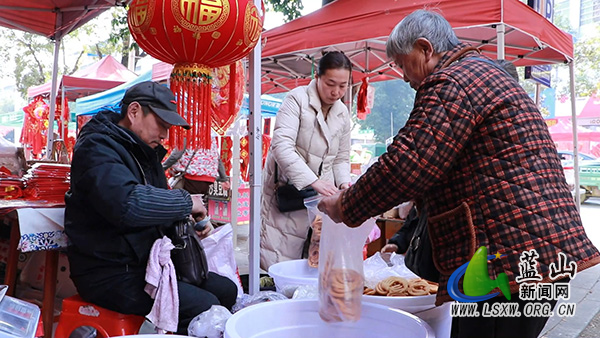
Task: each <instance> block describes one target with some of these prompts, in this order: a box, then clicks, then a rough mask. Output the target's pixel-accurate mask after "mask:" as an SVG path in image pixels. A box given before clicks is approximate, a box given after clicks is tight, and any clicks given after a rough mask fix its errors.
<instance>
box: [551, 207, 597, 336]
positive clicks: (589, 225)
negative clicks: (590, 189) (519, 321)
mask: <svg viewBox="0 0 600 338" xmlns="http://www.w3.org/2000/svg"><path fill="white" fill-rule="evenodd" d="M581 219H582V221H583V226H584V227H585V231H586V232H587V235H588V237H589V238H590V239H591V240H592V242H593V243H594V245H596V247H600V224H599V222H598V220H599V219H600V199H598V198H592V199H590V200H588V201H587V202H585V203H583V205H582V206H581ZM569 302H576V303H577V307H576V312H575V316H573V317H570V318H569V317H565V318H561V317H552V318H550V319H549V320H548V323H547V324H546V327H545V328H544V330H543V331H542V335H541V337H542V338H575V337H579V338H596V337H598V336H600V334H599V333H598V329H599V328H600V265H596V266H595V267H593V268H590V269H587V270H585V271H583V272H581V273H578V274H577V276H575V279H573V281H571V299H570V300H569Z"/></svg>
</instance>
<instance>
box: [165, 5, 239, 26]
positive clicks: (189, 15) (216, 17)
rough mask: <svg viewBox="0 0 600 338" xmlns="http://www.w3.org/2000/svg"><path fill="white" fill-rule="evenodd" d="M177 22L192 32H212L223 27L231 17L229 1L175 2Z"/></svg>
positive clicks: (173, 7) (174, 8) (174, 12)
mask: <svg viewBox="0 0 600 338" xmlns="http://www.w3.org/2000/svg"><path fill="white" fill-rule="evenodd" d="M171 9H172V10H173V16H174V17H175V20H177V22H178V23H179V24H180V25H182V26H183V27H185V28H186V29H189V30H191V31H196V32H201V33H205V32H211V31H214V30H216V29H218V28H219V27H221V26H222V25H223V23H225V20H227V18H228V17H229V11H230V9H229V1H228V0H180V1H179V2H178V1H173V2H172V7H171Z"/></svg>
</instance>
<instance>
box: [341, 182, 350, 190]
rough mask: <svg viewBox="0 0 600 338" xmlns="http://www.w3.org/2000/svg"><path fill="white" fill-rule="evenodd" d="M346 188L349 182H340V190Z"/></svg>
mask: <svg viewBox="0 0 600 338" xmlns="http://www.w3.org/2000/svg"><path fill="white" fill-rule="evenodd" d="M348 188H350V183H342V184H340V189H341V190H346V189H348Z"/></svg>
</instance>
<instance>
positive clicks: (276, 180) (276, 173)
mask: <svg viewBox="0 0 600 338" xmlns="http://www.w3.org/2000/svg"><path fill="white" fill-rule="evenodd" d="M322 173H323V162H321V165H320V166H319V174H318V175H317V176H319V177H321V174H322ZM278 176H279V172H278V170H277V161H275V180H274V181H275V185H277V183H279V179H278V178H277V177H278Z"/></svg>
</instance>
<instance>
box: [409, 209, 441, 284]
mask: <svg viewBox="0 0 600 338" xmlns="http://www.w3.org/2000/svg"><path fill="white" fill-rule="evenodd" d="M420 209H421V210H419V215H418V218H419V219H418V221H417V224H416V228H415V229H414V233H413V235H412V238H411V240H410V244H409V246H408V249H407V250H406V256H405V258H404V263H405V264H406V267H407V268H409V269H410V270H411V271H412V272H414V273H415V274H417V276H419V277H421V278H425V279H427V280H428V281H432V282H437V281H438V280H439V278H440V272H439V271H438V270H437V268H436V267H435V264H434V263H433V254H432V247H431V241H430V240H429V231H428V230H427V209H426V208H425V204H424V203H423V204H422V207H421V208H420Z"/></svg>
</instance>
